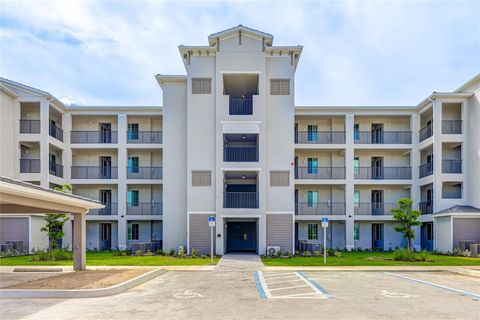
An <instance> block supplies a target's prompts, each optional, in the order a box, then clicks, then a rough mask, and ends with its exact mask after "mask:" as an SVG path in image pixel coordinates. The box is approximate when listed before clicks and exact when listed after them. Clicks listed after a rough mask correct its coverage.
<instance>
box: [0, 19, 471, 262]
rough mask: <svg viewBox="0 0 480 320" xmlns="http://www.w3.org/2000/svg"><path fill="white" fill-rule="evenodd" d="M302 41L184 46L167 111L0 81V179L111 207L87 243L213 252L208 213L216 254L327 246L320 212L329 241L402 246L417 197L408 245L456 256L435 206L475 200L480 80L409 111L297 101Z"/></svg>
mask: <svg viewBox="0 0 480 320" xmlns="http://www.w3.org/2000/svg"><path fill="white" fill-rule="evenodd" d="M306 49H307V50H308V48H306ZM302 50H303V48H302V47H301V46H274V45H273V36H272V35H270V34H267V33H264V32H261V31H257V30H254V29H250V28H247V27H243V26H238V27H234V28H231V29H228V30H225V31H221V32H218V33H215V34H212V35H210V36H209V37H208V44H206V45H205V46H180V47H179V51H180V58H181V59H182V61H183V63H184V65H185V70H186V73H185V75H161V74H159V75H157V76H156V80H157V82H158V83H159V85H160V87H161V91H162V94H163V106H162V107H160V106H157V107H154V106H153V107H142V106H132V107H116V106H105V107H87V106H80V107H68V106H65V105H63V104H62V103H61V102H60V101H58V100H57V99H55V98H54V97H53V96H51V95H50V94H49V93H48V92H44V91H41V90H38V89H35V88H31V87H28V86H26V85H22V84H19V83H16V82H14V81H11V80H7V79H1V81H0V82H1V88H2V91H1V109H0V112H1V113H0V115H1V119H0V121H1V137H0V139H1V143H2V148H1V152H2V153H1V157H0V159H1V163H0V169H1V172H0V174H1V175H5V176H10V177H14V178H16V179H20V180H24V181H29V182H33V183H36V184H39V185H42V186H47V187H54V186H56V185H61V184H63V183H70V184H72V185H73V192H74V193H75V194H78V195H81V196H84V197H89V198H93V199H96V200H100V201H102V202H103V203H105V204H106V205H107V207H106V209H104V210H100V211H94V212H91V213H89V215H87V247H88V248H89V249H92V250H101V249H121V248H125V247H131V246H132V245H134V244H151V243H155V245H156V247H159V246H160V245H162V246H163V249H165V250H169V249H171V248H174V249H178V247H179V246H183V247H185V248H186V250H188V251H190V250H191V249H193V248H196V249H197V248H209V243H210V229H209V228H208V223H207V217H208V216H210V215H213V216H215V217H216V220H217V223H216V227H215V232H214V239H215V240H214V242H215V243H214V245H215V250H216V253H217V254H224V253H225V252H228V251H237V250H247V251H252V252H256V253H258V254H265V252H266V250H267V248H268V247H269V246H280V247H281V249H282V251H290V252H292V251H293V250H295V249H298V248H299V247H300V246H305V245H310V244H312V245H316V244H322V245H323V230H322V228H321V222H320V221H321V218H322V217H328V218H329V219H330V221H331V222H330V226H329V228H328V229H327V236H328V240H327V246H328V247H333V248H337V247H338V248H347V249H353V248H363V249H366V248H373V247H375V248H378V249H384V250H388V249H395V248H396V247H401V246H404V245H405V240H404V239H403V238H402V236H401V235H399V234H398V233H396V232H395V231H394V225H395V224H394V221H393V218H392V216H391V213H390V210H391V209H392V208H394V207H395V206H396V202H397V201H398V200H399V199H400V198H403V197H408V198H411V199H412V200H413V201H414V207H415V208H419V209H421V210H422V212H423V214H422V216H421V220H422V222H423V223H424V226H422V227H421V228H418V232H417V237H416V239H415V241H414V246H415V247H416V248H417V249H430V250H433V249H437V250H440V251H451V250H452V249H453V246H454V244H453V241H454V239H455V241H458V239H461V235H460V236H459V235H458V234H457V235H454V232H455V230H465V228H464V227H463V225H461V224H457V227H456V228H454V226H453V224H454V220H455V219H454V218H453V217H454V216H455V214H457V215H458V214H461V213H458V212H456V213H452V214H450V213H448V210H447V212H444V213H442V215H441V216H438V217H436V213H438V212H441V211H445V210H446V209H449V208H452V207H455V206H461V207H473V208H474V209H475V208H479V207H480V199H479V197H478V195H479V194H480V139H479V137H480V127H479V123H480V102H479V101H480V76H476V77H475V78H473V79H472V80H470V81H468V82H467V83H465V85H463V86H462V87H460V88H459V89H458V90H455V91H453V92H443V93H433V94H431V95H430V96H429V97H427V98H426V99H425V100H424V101H422V102H420V103H418V104H416V105H411V106H378V107H369V106H351V107H343V106H337V107H333V106H296V105H295V71H296V68H297V65H298V63H299V62H300V56H301V52H302ZM474 209H471V208H470V209H465V210H467V211H468V210H474ZM452 215H453V216H452ZM467 216H468V218H469V219H480V213H472V212H469V213H468V214H467ZM429 224H431V226H430V225H429ZM315 225H316V227H315ZM68 226H69V224H66V227H65V228H68ZM32 232H34V231H33V230H32ZM35 232H36V231H35ZM457 232H461V231H457ZM469 232H470V231H469ZM65 233H66V237H65V239H64V241H63V244H64V245H68V244H70V243H71V239H69V237H70V238H71V232H70V231H69V232H65ZM469 236H472V235H471V234H469ZM465 240H472V239H465ZM476 240H477V241H480V239H476Z"/></svg>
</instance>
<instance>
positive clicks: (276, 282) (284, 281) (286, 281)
mask: <svg viewBox="0 0 480 320" xmlns="http://www.w3.org/2000/svg"><path fill="white" fill-rule="evenodd" d="M295 281H303V279H294V280H283V281H273V282H271V281H269V282H268V284H269V285H272V284H279V283H288V282H295Z"/></svg>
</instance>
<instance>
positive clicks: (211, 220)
mask: <svg viewBox="0 0 480 320" xmlns="http://www.w3.org/2000/svg"><path fill="white" fill-rule="evenodd" d="M208 226H209V227H210V263H211V264H213V229H215V216H209V217H208Z"/></svg>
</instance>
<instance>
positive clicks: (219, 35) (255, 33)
mask: <svg viewBox="0 0 480 320" xmlns="http://www.w3.org/2000/svg"><path fill="white" fill-rule="evenodd" d="M239 31H241V32H242V34H245V35H249V36H252V37H254V38H258V39H262V38H264V39H265V44H266V45H267V46H271V45H272V42H273V35H271V34H269V33H265V32H262V31H259V30H255V29H252V28H249V27H245V26H242V25H241V24H239V25H238V26H236V27H233V28H229V29H226V30H223V31H220V32H216V33H212V34H211V35H209V36H208V44H209V45H210V46H214V45H216V44H217V41H218V40H222V39H225V38H228V37H230V36H232V35H234V34H237V33H238V32H239Z"/></svg>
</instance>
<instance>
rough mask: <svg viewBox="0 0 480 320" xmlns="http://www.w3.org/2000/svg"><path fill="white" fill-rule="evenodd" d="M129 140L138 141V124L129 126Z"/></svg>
mask: <svg viewBox="0 0 480 320" xmlns="http://www.w3.org/2000/svg"><path fill="white" fill-rule="evenodd" d="M127 139H128V140H138V123H129V124H128V131H127Z"/></svg>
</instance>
